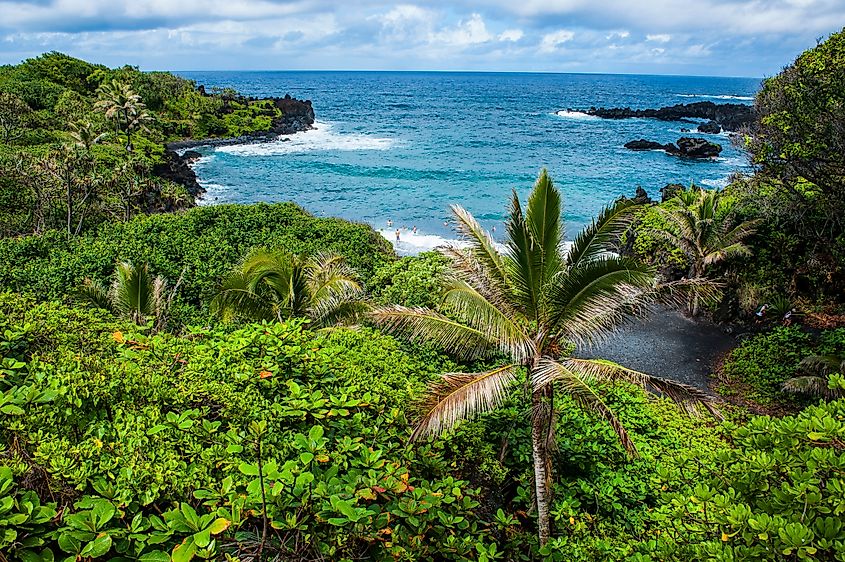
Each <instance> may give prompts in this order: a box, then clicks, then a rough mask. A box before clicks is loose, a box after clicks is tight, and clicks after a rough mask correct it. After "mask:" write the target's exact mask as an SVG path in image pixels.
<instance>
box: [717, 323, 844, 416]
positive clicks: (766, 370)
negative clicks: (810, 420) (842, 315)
mask: <svg viewBox="0 0 845 562" xmlns="http://www.w3.org/2000/svg"><path fill="white" fill-rule="evenodd" d="M843 351H845V329H841V328H840V329H837V330H826V331H823V332H821V333H820V334H819V335H818V336H816V337H813V336H812V335H811V334H809V333H807V332H804V331H803V330H802V329H801V328H799V327H795V326H791V327H777V328H775V329H773V330H772V331H770V332H766V333H763V334H757V335H754V336H752V337H750V338H748V339H746V340H744V341H743V342H742V343H741V344H740V345H739V346H738V347H736V348H735V349H733V350H732V351H731V352H730V354H729V355H728V357H727V360H726V361H725V364H724V367H723V374H724V376H725V378H726V380H727V382H728V384H734V383H740V384H743V385H747V386H748V387H749V391H750V392H749V394H748V397H749V398H751V399H752V400H754V401H755V402H759V403H760V404H764V405H768V404H785V405H792V406H794V405H796V404H803V403H806V397H802V396H800V395H796V394H792V393H786V392H783V390H782V387H783V383H784V382H785V381H786V380H787V379H789V378H791V377H794V376H796V375H798V374H800V373H799V372H798V364H799V363H800V362H801V360H802V359H803V358H805V357H807V356H808V355H829V354H834V353H842V352H843Z"/></svg>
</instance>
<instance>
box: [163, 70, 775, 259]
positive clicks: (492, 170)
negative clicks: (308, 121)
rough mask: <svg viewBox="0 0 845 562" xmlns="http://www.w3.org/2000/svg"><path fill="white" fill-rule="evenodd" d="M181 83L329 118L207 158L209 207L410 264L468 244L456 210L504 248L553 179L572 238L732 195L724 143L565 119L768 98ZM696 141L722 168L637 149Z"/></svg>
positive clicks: (642, 124)
mask: <svg viewBox="0 0 845 562" xmlns="http://www.w3.org/2000/svg"><path fill="white" fill-rule="evenodd" d="M180 74H181V75H183V76H185V77H187V78H191V79H194V80H196V81H197V82H198V83H199V84H204V85H205V86H206V87H207V88H211V87H215V86H217V87H232V88H235V89H237V90H238V91H240V92H242V93H244V94H247V95H252V96H283V95H285V94H290V95H292V96H294V97H297V98H302V99H310V100H312V102H313V106H314V111H315V113H316V117H317V122H316V124H315V129H314V130H312V131H307V132H304V133H297V134H295V135H292V136H290V140H288V141H274V142H269V143H263V144H251V145H239V146H224V147H217V148H210V147H208V148H201V149H198V150H199V152H201V153H202V154H203V157H202V158H201V159H200V160H199V161H198V162H197V163H196V165H195V170H196V172H197V175H198V177H199V180H200V183H201V184H202V185H203V186H204V187H205V188H206V190H207V193H206V194H205V196H204V197H203V199H202V200H201V202H200V203H201V204H218V203H252V202H259V201H267V202H275V201H294V202H296V203H298V204H299V205H301V206H302V207H304V208H305V209H307V210H308V211H310V212H311V213H313V214H315V215H317V216H336V217H342V218H345V219H349V220H353V221H359V222H366V223H369V224H371V225H373V227H374V228H376V229H377V230H379V231H381V232H382V233H383V234H384V235H385V237H387V238H388V239H389V240H391V241H392V242H394V244H395V246H396V249H397V251H398V252H399V253H401V254H413V253H417V252H419V251H422V250H427V249H431V248H433V247H435V246H437V245H440V244H442V243H443V242H444V241H445V240H449V239H453V238H454V233H453V232H452V230H451V228H450V227H449V225H448V222H449V218H450V213H449V205H451V204H460V205H463V206H464V207H466V208H467V209H469V210H470V211H471V212H472V213H473V214H474V215H475V216H476V218H477V219H479V221H480V222H481V223H482V225H483V226H484V227H486V228H488V229H490V230H492V229H493V228H495V229H496V236H497V237H501V236H502V235H503V234H504V228H503V225H504V219H505V216H506V212H507V205H508V198H509V196H510V193H511V190H512V189H516V190H517V192H518V193H519V194H520V195H521V196H523V198H524V197H525V196H526V194H527V193H528V191H529V190H530V189H531V186H532V184H533V182H534V180H535V179H536V176H537V174H538V172H539V170H540V169H541V168H543V167H545V168H548V170H549V172H550V174H551V175H552V177H553V179H554V180H555V183H556V184H557V185H558V186H559V187H560V189H561V190H562V192H563V194H564V217H565V220H566V236H567V239H571V238H573V237H574V236H575V234H576V233H577V232H578V230H580V228H581V227H583V226H584V225H585V224H587V223H589V221H590V220H591V219H592V217H594V216H595V215H596V214H597V213H598V211H599V210H600V209H601V208H602V206H604V205H607V204H609V203H611V202H612V201H613V200H614V199H616V198H617V197H619V196H620V195H627V196H633V194H634V191H635V189H636V187H637V186H642V187H643V188H644V189H646V191H647V192H648V193H649V195H651V196H652V197H653V198H659V196H660V194H659V191H658V190H659V189H660V188H661V187H663V186H664V185H665V184H667V183H673V182H677V183H682V184H689V183H690V182H693V181H694V182H696V183H699V184H703V185H706V186H710V187H721V186H724V185H725V184H726V183H727V179H728V177H729V176H730V174H732V173H733V172H736V171H741V170H746V169H747V167H748V162H747V159H746V157H745V155H744V154H743V153H742V151H741V150H738V149H737V148H736V147H734V146H733V145H732V143H731V141H730V139H729V138H728V137H727V136H726V135H725V134H724V133H723V134H721V135H700V134H698V133H682V132H681V128H682V127H687V128H693V129H694V128H695V126H694V125H692V126H690V124H688V123H675V122H661V121H654V120H647V119H627V120H621V121H614V120H603V119H599V118H594V117H590V116H587V115H585V114H582V113H578V112H577V111H571V112H570V111H563V112H560V110H567V109H572V110H577V109H585V108H589V107H591V106H595V107H601V106H604V107H632V108H650V107H653V108H657V107H662V106H666V105H673V104H676V103H690V102H694V101H704V100H710V101H714V102H717V103H719V102H732V103H752V101H753V96H754V94H755V93H756V91H757V90H758V88H759V86H760V80H759V79H754V78H715V77H691V76H639V75H601V74H529V73H462V72H327V71H319V72H318V71H313V72H312V71H296V72H182V73H180ZM681 136H703V137H706V138H708V139H709V140H712V141H714V142H718V143H719V144H721V145H722V147H723V148H724V150H723V152H722V154H721V156H720V157H719V158H717V159H715V160H713V161H688V160H682V159H679V158H677V157H674V156H669V155H667V154H664V153H662V152H656V151H650V152H634V151H630V150H627V149H625V148H624V147H623V145H624V144H625V143H626V142H627V141H630V140H634V139H639V138H645V139H649V140H655V141H659V142H661V143H667V142H674V141H676V140H677V139H678V138H679V137H681ZM388 220H390V221H392V224H393V227H391V228H388V226H387V224H388V223H387V221H388ZM397 227H399V228H400V229H402V230H401V232H400V242H399V243H398V244H396V243H395V235H394V233H395V230H396V228H397ZM414 227H416V233H415V232H414V231H413V228H414Z"/></svg>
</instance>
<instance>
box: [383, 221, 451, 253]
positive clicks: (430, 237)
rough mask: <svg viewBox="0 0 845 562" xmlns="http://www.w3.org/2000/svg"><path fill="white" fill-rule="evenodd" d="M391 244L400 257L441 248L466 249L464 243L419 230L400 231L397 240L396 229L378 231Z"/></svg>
mask: <svg viewBox="0 0 845 562" xmlns="http://www.w3.org/2000/svg"><path fill="white" fill-rule="evenodd" d="M378 233H379V234H381V235H382V236H384V237H385V238H386V239H387V240H389V241H390V242H391V243H392V244H393V249H394V250H395V251H396V253H397V254H399V255H400V256H416V255H417V254H421V253H422V252H430V251H431V250H434V249H435V248H439V247H441V246H456V247H458V248H464V247H466V245H467V244H466V242H463V241H462V240H455V239H450V238H444V237H442V236H438V235H437V234H424V233H422V232H420V231H419V230H418V231H417V232H416V233H414V231H412V230H400V231H399V240H398V241H397V240H396V229H391V228H382V229H379V231H378Z"/></svg>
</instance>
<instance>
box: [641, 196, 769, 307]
mask: <svg viewBox="0 0 845 562" xmlns="http://www.w3.org/2000/svg"><path fill="white" fill-rule="evenodd" d="M671 201H672V203H673V204H674V206H673V207H669V208H664V207H660V206H658V207H657V210H658V211H659V212H660V214H661V215H663V217H664V218H665V219H666V221H667V223H668V226H667V228H665V229H662V230H655V231H654V233H655V234H656V235H658V236H660V237H662V238H664V239H665V240H667V241H668V242H669V243H670V244H672V245H674V246H675V247H677V248H680V250H681V251H682V252H683V253H684V254H685V255H686V257H687V259H688V260H689V262H690V268H689V274H688V276H689V278H690V279H697V278H701V277H704V276H705V275H706V273H707V268H708V267H709V266H711V265H714V264H717V263H720V262H722V261H724V260H725V259H727V258H729V257H732V256H738V255H742V256H746V255H750V254H751V250H750V249H749V248H748V246H746V245H745V244H743V240H745V238H747V237H748V236H750V235H751V234H753V233H754V229H755V226H756V225H757V223H758V222H759V221H757V220H747V221H742V222H739V221H738V220H737V217H736V214H737V208H736V205H735V203H734V200H732V199H727V198H724V197H722V193H721V192H720V191H716V190H709V191H708V190H701V189H696V188H690V189H689V190H685V191H681V192H680V193H678V195H677V196H675V197H674V198H673V199H672V200H671ZM689 312H690V314H691V315H692V316H698V312H699V298H698V294H697V293H696V292H693V293H692V294H691V296H690V302H689Z"/></svg>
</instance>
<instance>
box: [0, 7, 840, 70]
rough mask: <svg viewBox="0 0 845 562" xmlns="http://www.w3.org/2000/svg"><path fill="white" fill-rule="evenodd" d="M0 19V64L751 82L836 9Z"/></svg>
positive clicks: (90, 11)
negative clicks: (49, 57) (66, 62)
mask: <svg viewBox="0 0 845 562" xmlns="http://www.w3.org/2000/svg"><path fill="white" fill-rule="evenodd" d="M0 14H2V16H0V64H3V63H7V62H10V63H14V62H18V61H19V60H21V58H25V57H28V56H33V55H36V54H39V53H41V52H43V51H48V50H60V51H65V52H68V53H69V54H72V55H75V56H80V57H82V58H88V59H90V60H93V61H96V62H103V63H106V64H109V65H120V64H124V63H127V62H129V63H134V64H139V65H141V66H142V67H147V68H149V67H154V68H271V67H276V68H338V69H341V68H373V69H377V68H384V69H392V68H398V69H413V68H431V69H456V68H460V69H478V70H496V69H502V70H550V71H555V70H561V71H563V70H591V71H604V72H619V71H621V72H672V73H697V74H707V73H714V72H715V73H725V74H733V75H740V74H742V75H758V76H759V75H766V74H771V73H774V72H777V71H778V70H779V69H780V68H781V67H782V66H783V65H784V64H786V63H788V62H789V61H790V60H792V59H794V57H795V56H796V55H797V54H798V53H799V52H800V51H802V50H803V49H805V48H808V47H812V46H813V45H815V39H816V38H817V37H820V36H825V35H827V34H828V33H831V32H833V31H837V26H836V25H834V24H835V22H842V21H845V1H843V0H700V1H699V2H696V3H693V4H690V5H688V6H687V5H685V6H684V9H679V7H678V5H677V0H640V1H639V2H636V3H635V2H631V1H630V0H602V1H601V2H597V1H596V0H517V2H514V1H513V0H484V1H483V2H482V1H480V0H452V1H451V2H449V3H447V2H444V1H443V0H428V1H426V2H423V1H421V0H395V1H394V0H357V1H356V2H355V3H354V5H352V4H351V3H341V2H330V1H328V0H0ZM655 30H657V31H655ZM702 37H713V38H718V40H716V39H714V40H713V41H711V42H707V43H704V42H702V39H701V38H702ZM280 53H284V54H285V56H284V57H281V58H280V57H279V56H278V55H279V54H280Z"/></svg>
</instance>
